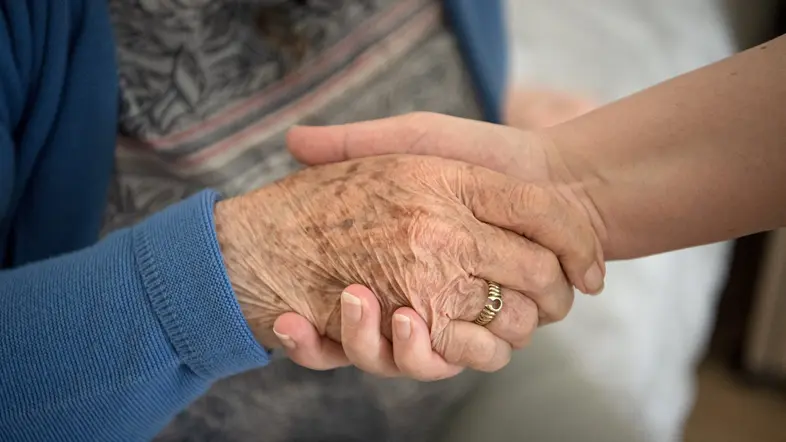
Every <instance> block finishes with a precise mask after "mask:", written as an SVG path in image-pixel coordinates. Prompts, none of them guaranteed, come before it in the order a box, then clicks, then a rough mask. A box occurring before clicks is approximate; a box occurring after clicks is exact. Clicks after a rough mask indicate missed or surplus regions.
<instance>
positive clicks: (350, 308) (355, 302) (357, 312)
mask: <svg viewBox="0 0 786 442" xmlns="http://www.w3.org/2000/svg"><path fill="white" fill-rule="evenodd" d="M341 304H342V307H341V309H342V310H343V311H344V316H343V318H344V319H346V320H347V322H349V323H350V324H357V323H358V322H360V318H361V316H363V309H362V308H361V304H360V298H358V297H357V296H355V295H353V294H351V293H347V292H344V293H342V294H341Z"/></svg>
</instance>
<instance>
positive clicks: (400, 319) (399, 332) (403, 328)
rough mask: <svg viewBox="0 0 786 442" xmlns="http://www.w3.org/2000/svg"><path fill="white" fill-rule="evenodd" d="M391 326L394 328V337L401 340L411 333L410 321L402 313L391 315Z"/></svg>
mask: <svg viewBox="0 0 786 442" xmlns="http://www.w3.org/2000/svg"><path fill="white" fill-rule="evenodd" d="M393 324H394V325H393V328H394V329H395V330H396V337H398V338H399V339H401V340H402V341H406V340H407V339H409V335H411V334H412V323H411V321H410V320H409V318H408V317H406V316H404V315H399V314H395V315H393Z"/></svg>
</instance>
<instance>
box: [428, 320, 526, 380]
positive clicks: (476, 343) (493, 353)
mask: <svg viewBox="0 0 786 442" xmlns="http://www.w3.org/2000/svg"><path fill="white" fill-rule="evenodd" d="M434 348H435V349H436V350H437V352H439V354H441V355H442V356H443V358H444V359H445V362H447V363H449V364H453V365H457V366H460V367H469V368H472V369H474V370H477V371H483V372H494V371H498V370H500V369H502V368H503V367H505V366H506V365H508V362H510V355H511V351H512V349H511V346H510V344H508V343H507V342H505V341H503V340H502V339H500V338H498V337H497V336H495V335H494V334H493V333H492V332H491V331H490V330H488V329H486V328H484V327H481V326H479V325H475V324H473V323H471V322H465V321H450V323H449V324H448V326H447V327H446V328H445V330H443V331H442V333H441V334H440V336H438V337H436V344H435V347H434Z"/></svg>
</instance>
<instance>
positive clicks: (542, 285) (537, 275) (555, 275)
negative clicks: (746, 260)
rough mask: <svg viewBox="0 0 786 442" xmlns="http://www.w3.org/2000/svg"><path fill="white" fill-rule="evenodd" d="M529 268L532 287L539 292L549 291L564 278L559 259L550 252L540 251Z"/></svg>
mask: <svg viewBox="0 0 786 442" xmlns="http://www.w3.org/2000/svg"><path fill="white" fill-rule="evenodd" d="M529 268H530V269H531V273H530V279H531V281H532V284H533V285H534V287H533V289H534V290H535V291H537V292H539V293H544V292H548V291H550V289H551V288H552V287H553V286H554V285H555V284H557V283H559V282H560V281H561V280H562V279H563V278H564V276H563V273H562V266H561V265H560V262H559V259H557V257H556V256H554V254H552V253H551V252H544V253H542V254H541V255H540V256H539V257H538V259H536V260H535V261H534V263H532V264H531V265H530V267H529Z"/></svg>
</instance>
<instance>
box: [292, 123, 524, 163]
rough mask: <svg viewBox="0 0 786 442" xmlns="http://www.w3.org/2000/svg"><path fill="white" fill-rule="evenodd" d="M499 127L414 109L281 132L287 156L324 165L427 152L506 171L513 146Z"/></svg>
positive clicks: (511, 136) (513, 153) (509, 130)
mask: <svg viewBox="0 0 786 442" xmlns="http://www.w3.org/2000/svg"><path fill="white" fill-rule="evenodd" d="M521 132H522V131H520V130H518V129H513V128H509V127H505V126H498V125H494V124H489V123H484V122H480V121H475V120H467V119H463V118H457V117H451V116H447V115H441V114H435V113H428V112H415V113H410V114H406V115H401V116H397V117H392V118H385V119H381V120H372V121H366V122H362V123H352V124H344V125H339V126H327V127H303V126H300V127H294V128H292V129H291V130H290V131H289V133H288V134H287V145H288V146H289V151H290V152H291V153H292V155H293V156H294V157H295V158H297V159H298V160H299V161H301V162H303V163H305V164H308V165H315V164H324V163H335V162H341V161H346V160H350V159H355V158H363V157H368V156H374V155H386V154H412V155H430V156H437V157H442V158H449V159H454V160H458V161H464V162H467V163H472V164H476V165H479V166H483V167H486V168H489V169H493V170H497V171H499V172H506V171H507V170H506V169H507V168H508V167H509V165H510V164H511V162H512V161H513V160H515V157H516V152H517V151H518V150H519V149H517V146H516V141H515V140H516V139H517V137H516V136H515V135H516V134H520V133H521Z"/></svg>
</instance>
